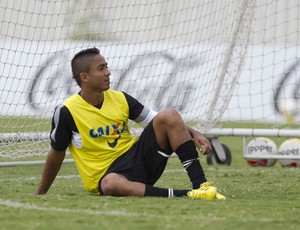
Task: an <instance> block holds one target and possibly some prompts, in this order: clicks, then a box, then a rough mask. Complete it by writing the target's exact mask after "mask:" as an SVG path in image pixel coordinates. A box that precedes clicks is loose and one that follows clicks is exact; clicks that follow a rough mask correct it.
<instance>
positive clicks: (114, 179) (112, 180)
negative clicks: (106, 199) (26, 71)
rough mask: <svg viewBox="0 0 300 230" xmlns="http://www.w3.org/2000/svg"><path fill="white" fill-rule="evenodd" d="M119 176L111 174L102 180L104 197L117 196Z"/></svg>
mask: <svg viewBox="0 0 300 230" xmlns="http://www.w3.org/2000/svg"><path fill="white" fill-rule="evenodd" d="M119 177H120V176H119V175H118V174H116V173H110V174H107V175H106V176H105V177H104V178H103V179H102V180H101V190H102V192H103V194H104V195H106V196H112V195H115V192H116V191H117V190H118V186H119V185H118V183H119V182H118V181H119Z"/></svg>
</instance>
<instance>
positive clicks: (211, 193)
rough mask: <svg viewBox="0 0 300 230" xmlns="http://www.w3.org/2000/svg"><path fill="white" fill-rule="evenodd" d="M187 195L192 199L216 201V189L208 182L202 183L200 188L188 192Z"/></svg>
mask: <svg viewBox="0 0 300 230" xmlns="http://www.w3.org/2000/svg"><path fill="white" fill-rule="evenodd" d="M187 195H188V197H189V198H192V199H203V200H213V199H216V196H217V188H216V187H214V186H212V185H211V183H210V182H204V183H202V184H201V185H200V188H198V189H193V190H192V191H189V192H188V193H187ZM220 195H221V194H220Z"/></svg>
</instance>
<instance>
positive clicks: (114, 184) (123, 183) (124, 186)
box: [100, 173, 145, 197]
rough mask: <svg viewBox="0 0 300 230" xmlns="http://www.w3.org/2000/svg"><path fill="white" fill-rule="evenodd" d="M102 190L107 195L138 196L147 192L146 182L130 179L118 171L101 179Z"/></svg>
mask: <svg viewBox="0 0 300 230" xmlns="http://www.w3.org/2000/svg"><path fill="white" fill-rule="evenodd" d="M100 187H101V191H102V193H103V194H104V195H106V196H138V197H142V196H144V194H145V184H143V183H140V182H133V181H129V180H128V179H127V178H126V177H124V176H122V175H119V174H117V173H109V174H107V175H106V176H105V177H104V178H103V179H102V180H101V184H100Z"/></svg>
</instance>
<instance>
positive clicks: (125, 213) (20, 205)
mask: <svg viewBox="0 0 300 230" xmlns="http://www.w3.org/2000/svg"><path fill="white" fill-rule="evenodd" d="M0 205H2V206H6V207H10V208H23V209H30V210H37V211H48V212H66V213H81V214H88V215H107V216H126V217H130V216H132V217H137V216H143V214H139V213H130V212H128V211H120V210H112V211H97V210H91V209H68V208H47V207H42V206H37V205H34V204H29V203H22V202H18V201H11V200H0Z"/></svg>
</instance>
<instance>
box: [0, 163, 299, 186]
mask: <svg viewBox="0 0 300 230" xmlns="http://www.w3.org/2000/svg"><path fill="white" fill-rule="evenodd" d="M254 169H255V172H262V173H263V172H272V171H277V170H280V168H265V169H264V168H262V167H256V168H254V167H249V168H238V169H237V168H229V167H220V168H206V169H205V171H213V172H222V173H224V172H225V173H228V172H252V170H253V172H254ZM285 169H286V170H289V171H291V172H295V173H298V172H299V170H300V169H299V168H285ZM183 172H185V170H184V169H167V170H165V171H164V173H183ZM56 178H57V179H73V178H79V175H78V174H74V175H62V176H57V177H56ZM36 180H40V176H39V177H23V178H22V177H19V178H0V182H4V181H36Z"/></svg>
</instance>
